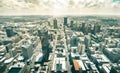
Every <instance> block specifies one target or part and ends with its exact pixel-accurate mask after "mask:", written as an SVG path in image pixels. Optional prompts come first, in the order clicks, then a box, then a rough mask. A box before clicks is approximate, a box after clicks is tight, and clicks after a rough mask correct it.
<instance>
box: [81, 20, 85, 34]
mask: <svg viewBox="0 0 120 73" xmlns="http://www.w3.org/2000/svg"><path fill="white" fill-rule="evenodd" d="M81 30H82V32H83V33H84V34H85V23H84V22H83V23H82V27H81Z"/></svg>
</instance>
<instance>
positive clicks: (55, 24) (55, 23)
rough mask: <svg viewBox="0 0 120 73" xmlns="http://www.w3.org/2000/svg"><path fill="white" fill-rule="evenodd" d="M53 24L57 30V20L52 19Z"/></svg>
mask: <svg viewBox="0 0 120 73" xmlns="http://www.w3.org/2000/svg"><path fill="white" fill-rule="evenodd" d="M53 24H54V28H57V27H58V26H57V19H54V20H53Z"/></svg>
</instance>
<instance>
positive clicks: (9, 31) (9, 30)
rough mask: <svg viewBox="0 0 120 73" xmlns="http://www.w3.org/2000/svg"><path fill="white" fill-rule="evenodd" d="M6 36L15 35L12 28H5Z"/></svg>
mask: <svg viewBox="0 0 120 73" xmlns="http://www.w3.org/2000/svg"><path fill="white" fill-rule="evenodd" d="M6 34H7V37H12V36H14V35H15V33H14V32H13V29H12V28H6Z"/></svg>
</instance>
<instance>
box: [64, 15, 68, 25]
mask: <svg viewBox="0 0 120 73" xmlns="http://www.w3.org/2000/svg"><path fill="white" fill-rule="evenodd" d="M64 25H67V17H64Z"/></svg>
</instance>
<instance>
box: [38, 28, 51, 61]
mask: <svg viewBox="0 0 120 73" xmlns="http://www.w3.org/2000/svg"><path fill="white" fill-rule="evenodd" d="M38 36H39V37H40V40H41V44H42V52H43V61H47V60H48V57H49V53H50V49H49V41H48V40H49V35H48V31H47V30H46V29H42V30H39V31H38Z"/></svg>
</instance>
